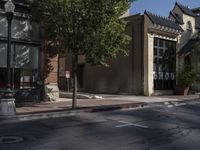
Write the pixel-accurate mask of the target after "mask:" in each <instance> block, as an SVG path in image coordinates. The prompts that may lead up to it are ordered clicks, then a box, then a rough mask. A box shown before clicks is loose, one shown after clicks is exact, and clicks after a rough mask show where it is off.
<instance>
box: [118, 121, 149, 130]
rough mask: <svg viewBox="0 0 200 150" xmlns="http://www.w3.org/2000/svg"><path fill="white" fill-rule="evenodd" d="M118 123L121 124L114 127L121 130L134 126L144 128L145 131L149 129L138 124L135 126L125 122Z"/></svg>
mask: <svg viewBox="0 0 200 150" xmlns="http://www.w3.org/2000/svg"><path fill="white" fill-rule="evenodd" d="M119 123H122V124H121V125H117V126H115V127H116V128H123V127H127V126H135V127H140V128H145V129H147V128H149V127H147V126H143V125H140V124H135V123H131V122H127V121H119Z"/></svg>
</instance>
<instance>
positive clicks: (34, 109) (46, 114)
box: [0, 94, 200, 124]
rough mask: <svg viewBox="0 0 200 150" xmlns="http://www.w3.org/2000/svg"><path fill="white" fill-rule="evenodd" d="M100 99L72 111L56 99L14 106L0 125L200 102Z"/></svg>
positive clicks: (130, 97) (160, 98) (163, 98)
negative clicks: (12, 111) (11, 112)
mask: <svg viewBox="0 0 200 150" xmlns="http://www.w3.org/2000/svg"><path fill="white" fill-rule="evenodd" d="M97 97H102V98H101V99H78V100H77V109H75V110H72V109H71V105H72V100H71V99H69V98H57V101H53V102H40V103H22V104H16V112H17V114H16V116H10V117H7V118H2V117H0V124H6V123H14V122H19V121H27V120H36V119H49V118H56V117H67V116H72V115H78V114H81V113H88V112H98V111H109V110H117V109H125V108H135V107H143V106H145V105H148V104H151V103H163V102H171V101H173V102H176V101H179V102H182V101H187V100H200V98H199V95H189V96H176V95H174V96H152V97H146V96H134V95H105V94H101V95H100V94H99V95H97Z"/></svg>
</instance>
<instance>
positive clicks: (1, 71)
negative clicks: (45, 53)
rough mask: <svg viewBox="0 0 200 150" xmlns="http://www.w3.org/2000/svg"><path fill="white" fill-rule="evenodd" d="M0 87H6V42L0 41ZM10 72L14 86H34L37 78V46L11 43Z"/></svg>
mask: <svg viewBox="0 0 200 150" xmlns="http://www.w3.org/2000/svg"><path fill="white" fill-rule="evenodd" d="M0 56H1V59H0V88H5V87H6V70H7V64H6V59H7V44H6V43H0ZM11 56H12V57H11V59H12V60H11V74H12V83H13V84H14V88H30V87H35V86H36V80H37V78H38V63H39V48H38V47H35V46H29V45H17V44H14V45H12V52H11Z"/></svg>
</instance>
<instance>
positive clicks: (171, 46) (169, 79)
mask: <svg viewBox="0 0 200 150" xmlns="http://www.w3.org/2000/svg"><path fill="white" fill-rule="evenodd" d="M175 72H176V42H174V41H168V40H163V39H159V38H155V39H154V90H173V89H174V86H175V83H176V82H175V79H176V78H175Z"/></svg>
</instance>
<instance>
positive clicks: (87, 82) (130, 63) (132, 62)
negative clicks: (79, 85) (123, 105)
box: [84, 15, 143, 94]
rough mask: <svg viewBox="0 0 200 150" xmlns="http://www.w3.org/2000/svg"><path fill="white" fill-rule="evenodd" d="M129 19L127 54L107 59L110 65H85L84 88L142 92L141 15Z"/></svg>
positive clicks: (115, 91)
mask: <svg viewBox="0 0 200 150" xmlns="http://www.w3.org/2000/svg"><path fill="white" fill-rule="evenodd" d="M126 20H127V21H129V23H128V26H127V28H126V33H127V34H128V35H129V36H131V37H133V38H132V41H131V42H130V45H129V46H128V50H129V56H126V57H125V56H119V57H117V59H113V60H110V61H109V64H110V67H92V66H90V65H85V68H84V90H85V91H87V92H95V93H132V94H142V92H143V75H142V74H143V63H142V61H143V52H142V20H143V19H142V17H141V16H140V15H135V16H131V17H128V18H126Z"/></svg>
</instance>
